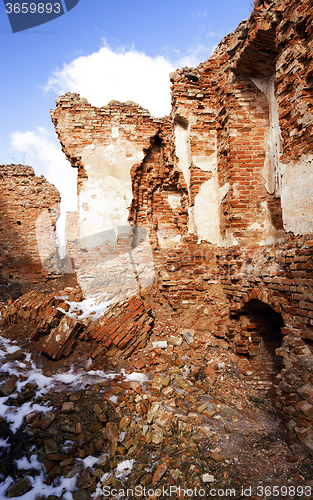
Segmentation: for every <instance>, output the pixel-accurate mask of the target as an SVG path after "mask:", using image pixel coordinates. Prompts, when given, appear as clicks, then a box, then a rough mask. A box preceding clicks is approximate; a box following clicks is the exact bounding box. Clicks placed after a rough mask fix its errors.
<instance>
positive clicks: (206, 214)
mask: <svg viewBox="0 0 313 500" xmlns="http://www.w3.org/2000/svg"><path fill="white" fill-rule="evenodd" d="M218 208H219V203H218V191H217V189H216V179H214V178H213V179H209V180H207V181H206V182H204V183H203V184H202V185H201V187H200V191H199V193H198V194H197V196H196V197H195V206H194V212H193V215H194V226H195V227H196V229H197V230H196V233H197V235H198V238H199V240H200V241H202V240H206V241H209V242H210V243H213V244H214V243H218V242H219V210H218Z"/></svg>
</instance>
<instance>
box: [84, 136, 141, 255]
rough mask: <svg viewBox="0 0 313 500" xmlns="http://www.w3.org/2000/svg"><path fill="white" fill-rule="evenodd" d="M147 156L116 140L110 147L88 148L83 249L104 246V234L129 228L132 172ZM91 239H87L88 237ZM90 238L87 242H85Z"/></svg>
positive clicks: (133, 146) (134, 146)
mask: <svg viewBox="0 0 313 500" xmlns="http://www.w3.org/2000/svg"><path fill="white" fill-rule="evenodd" d="M143 158H144V153H143V151H142V149H141V148H140V146H136V145H133V144H130V143H126V144H125V141H122V140H121V139H117V140H116V142H114V144H109V145H108V146H97V147H95V146H94V145H90V146H87V147H86V148H85V149H84V151H83V154H82V163H83V165H84V167H85V171H86V174H87V176H88V179H86V180H85V181H84V182H83V185H82V187H81V190H80V193H79V202H78V203H79V209H80V213H82V208H83V207H85V206H86V204H87V205H88V206H89V210H88V212H86V211H85V212H84V215H85V217H84V219H83V220H80V238H81V242H82V245H83V246H84V239H85V244H86V241H87V242H88V246H95V245H101V244H102V243H103V242H104V240H103V237H102V236H101V234H102V235H103V232H104V231H107V230H108V229H111V228H113V227H115V226H128V225H129V223H128V216H129V210H128V208H129V206H130V204H131V201H132V197H133V195H132V186H131V176H130V170H131V167H132V166H133V165H134V163H140V162H141V161H142V160H143ZM87 237H88V238H87ZM86 238H87V239H86Z"/></svg>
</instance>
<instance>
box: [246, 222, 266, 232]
mask: <svg viewBox="0 0 313 500" xmlns="http://www.w3.org/2000/svg"><path fill="white" fill-rule="evenodd" d="M247 229H250V230H251V231H260V230H262V229H264V224H260V223H259V222H254V223H253V224H251V225H250V226H248V227H247Z"/></svg>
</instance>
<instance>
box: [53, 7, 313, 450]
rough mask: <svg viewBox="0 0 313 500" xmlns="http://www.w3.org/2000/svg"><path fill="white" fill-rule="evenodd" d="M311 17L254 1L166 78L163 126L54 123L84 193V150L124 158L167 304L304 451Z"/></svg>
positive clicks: (112, 108) (309, 383) (308, 404)
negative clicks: (210, 338)
mask: <svg viewBox="0 0 313 500" xmlns="http://www.w3.org/2000/svg"><path fill="white" fill-rule="evenodd" d="M312 15H313V2H312V0H301V1H298V0H297V1H296V0H291V1H290V2H286V1H284V0H273V1H271V2H263V1H259V2H256V3H255V9H254V10H253V12H252V14H251V16H250V18H249V19H248V20H246V21H243V22H242V23H241V24H240V25H239V27H238V28H237V30H235V32H233V33H231V34H230V35H228V36H226V37H225V38H224V39H223V40H222V42H221V43H220V44H219V46H218V47H217V49H216V50H215V52H214V54H213V56H212V57H210V58H209V59H208V60H207V61H205V62H204V63H202V64H200V65H199V66H198V67H197V68H183V69H180V70H176V71H175V72H173V73H171V75H170V79H171V82H172V112H171V115H170V117H167V118H165V119H163V120H160V119H158V120H155V119H153V118H152V117H151V116H150V115H149V114H148V113H147V112H146V111H145V110H142V109H141V108H140V107H139V106H137V105H134V104H133V103H125V104H121V103H116V102H113V103H111V104H110V105H109V106H107V107H104V108H100V109H97V108H94V107H92V106H90V105H89V104H88V103H86V101H85V100H82V99H79V96H77V95H76V94H67V95H65V96H63V97H62V98H61V99H60V100H58V101H57V108H56V110H55V111H53V112H52V118H53V121H54V123H55V125H56V130H57V132H58V135H59V138H60V141H61V143H62V146H63V149H64V151H65V153H66V154H67V156H68V158H69V159H70V160H71V162H72V165H73V166H77V167H78V168H79V191H80V192H81V191H82V189H83V188H84V186H86V182H87V181H88V182H89V181H90V179H91V178H92V175H93V172H92V169H91V168H90V163H89V157H88V155H86V154H84V151H86V152H88V154H89V155H90V154H94V153H93V149H92V148H93V147H94V148H96V149H97V148H99V147H102V145H105V147H112V148H113V149H114V148H115V147H116V146H114V144H115V142H117V141H119V140H120V141H121V144H123V148H124V149H125V150H127V148H130V149H129V156H128V157H129V158H132V160H131V161H130V163H129V164H128V165H129V169H128V170H129V171H128V174H129V177H128V178H127V179H128V180H129V182H130V188H131V189H130V190H129V191H127V193H125V196H126V198H127V196H129V198H127V204H126V205H125V208H127V210H126V211H125V213H126V218H125V213H124V219H123V223H125V224H126V225H127V224H129V226H130V227H134V226H135V225H136V224H137V225H138V226H142V227H143V228H148V229H149V232H150V237H151V242H152V243H153V248H154V259H155V263H156V273H157V284H158V286H159V288H160V291H161V294H162V295H161V300H164V302H167V303H170V305H171V306H172V308H173V310H174V311H176V312H177V314H180V315H182V317H183V321H185V322H187V323H188V326H193V327H194V328H195V329H198V330H199V331H202V332H205V331H206V329H207V330H209V331H212V332H213V333H214V334H215V335H216V336H217V337H220V338H222V339H224V340H225V341H227V342H228V344H229V345H230V346H231V347H232V348H233V349H234V351H235V353H236V355H237V357H238V366H239V368H240V369H241V371H242V373H243V374H244V375H245V376H246V377H247V380H248V381H249V382H250V383H251V384H253V385H254V386H256V387H259V388H260V389H262V390H265V389H268V388H269V387H270V386H271V385H272V384H273V392H274V400H275V403H276V405H277V407H278V409H279V412H280V415H281V416H282V418H283V419H284V421H285V423H286V428H287V430H288V435H289V439H290V440H293V439H295V438H298V439H299V440H300V441H301V442H302V444H303V446H304V447H305V448H306V449H307V450H308V451H310V452H311V453H313V444H312V443H313V420H312V419H313V417H312V415H313V396H312V395H313V366H312V362H311V359H312V350H313V347H312V340H313V318H312V295H313V294H312V291H313V290H312V286H313V276H312V269H313V267H312V236H311V235H312V233H313V222H312V221H313V205H312V197H313V174H312V172H313V155H312V112H311V110H312V105H313V100H312V99H313V97H312V81H313V80H312V73H313V70H312V54H313V51H312V43H313V42H312ZM86 148H87V150H86ZM88 148H89V149H88ZM132 148H135V149H132ZM134 151H136V154H134ZM136 155H137V157H136ZM136 158H137V159H138V161H136ZM105 162H106V160H105V158H103V163H102V165H103V166H105ZM116 165H117V164H116ZM104 168H106V167H104ZM117 170H118V168H117ZM115 175H117V176H118V175H119V174H118V173H117V172H115ZM100 177H101V175H100ZM93 204H94V202H92V201H91V202H90V206H89V205H88V203H87V205H83V203H81V207H80V221H81V220H83V218H84V217H86V215H85V214H84V210H85V212H86V211H88V210H90V207H92V205H93ZM87 219H88V217H87V218H86V220H87ZM121 220H122V219H121ZM114 223H115V224H116V225H117V226H118V225H119V224H118V219H115V222H114ZM82 227H83V223H82V222H80V237H81V235H82V229H81V228H82ZM117 232H118V231H117ZM123 234H124V237H125V245H126V244H129V245H130V247H131V246H132V244H133V241H134V237H135V235H134V233H132V234H131V233H129V235H128V236H129V237H128V239H127V237H126V236H127V235H126V236H125V233H123ZM132 238H133V239H132ZM126 240H127V242H126ZM118 243H119V240H118V238H117V246H118ZM97 251H98V252H99V255H100V252H101V249H100V247H99V248H98V250H97ZM107 251H108V248H107V249H106V251H105V252H104V254H105V253H106V252H107ZM88 252H89V250H88ZM89 257H90V253H88V254H87V255H86V260H87V261H88V258H89ZM209 305H211V306H212V305H213V306H214V307H213V309H212V308H211V309H210V308H209V307H207V306H209ZM206 310H207V312H205V311H206ZM208 311H211V312H212V311H213V312H214V318H213V319H212V318H208V317H207V315H208V314H209V313H208ZM262 317H264V321H263V320H262ZM269 332H270V333H269Z"/></svg>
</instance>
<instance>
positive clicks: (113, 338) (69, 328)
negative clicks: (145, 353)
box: [1, 288, 154, 360]
mask: <svg viewBox="0 0 313 500" xmlns="http://www.w3.org/2000/svg"><path fill="white" fill-rule="evenodd" d="M81 299H82V295H81V291H80V290H79V289H71V288H67V289H65V290H60V292H59V293H58V294H57V295H56V294H55V293H53V294H50V295H47V294H43V293H38V292H29V293H27V294H25V295H23V296H21V297H20V298H18V299H17V300H16V301H15V302H13V303H12V304H11V305H9V306H8V308H6V309H4V308H3V309H2V311H1V326H3V327H4V326H7V325H11V324H15V323H20V322H22V323H27V324H28V325H30V326H32V327H33V332H32V335H31V338H32V339H33V340H41V348H40V349H41V352H43V353H44V354H46V355H47V356H49V357H51V358H52V359H56V360H58V359H60V358H61V357H62V356H68V355H69V354H70V353H71V352H72V350H73V348H74V346H75V344H76V342H77V339H78V337H79V338H80V339H86V340H89V341H90V342H91V343H92V344H96V345H97V346H98V348H99V347H101V349H102V352H103V354H104V353H107V355H108V356H112V355H114V354H118V355H119V356H122V357H124V358H127V357H129V356H130V355H131V354H132V353H133V352H134V351H135V350H136V349H139V348H142V347H144V346H145V345H146V343H147V340H148V338H149V336H150V334H151V332H152V326H153V322H154V320H153V317H152V311H151V307H150V306H149V305H146V304H145V302H144V300H143V299H142V298H140V297H137V296H133V297H132V298H131V299H127V300H124V301H119V302H118V303H115V304H113V305H112V306H111V307H110V308H109V309H108V311H107V312H106V313H105V314H104V315H103V316H101V318H99V319H98V320H96V321H92V320H91V317H92V315H91V316H90V317H89V318H88V319H87V320H79V319H77V320H76V319H75V318H74V317H69V316H67V315H66V312H67V311H68V310H69V304H68V301H73V300H74V301H80V300H81ZM42 336H44V337H42ZM90 351H91V352H92V347H90ZM107 351H108V352H107Z"/></svg>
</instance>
